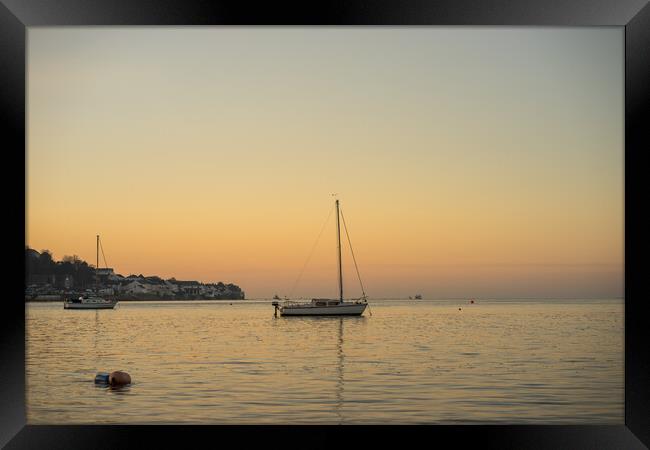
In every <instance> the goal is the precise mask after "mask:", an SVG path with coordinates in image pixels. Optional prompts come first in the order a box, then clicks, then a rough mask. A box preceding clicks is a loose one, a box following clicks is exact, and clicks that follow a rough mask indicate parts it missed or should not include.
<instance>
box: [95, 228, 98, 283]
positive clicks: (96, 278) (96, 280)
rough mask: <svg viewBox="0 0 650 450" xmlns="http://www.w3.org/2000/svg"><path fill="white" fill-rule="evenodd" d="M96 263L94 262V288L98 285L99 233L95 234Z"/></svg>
mask: <svg viewBox="0 0 650 450" xmlns="http://www.w3.org/2000/svg"><path fill="white" fill-rule="evenodd" d="M96 255H97V263H96V264H95V288H98V287H99V275H98V273H97V270H98V269H99V235H97V253H96Z"/></svg>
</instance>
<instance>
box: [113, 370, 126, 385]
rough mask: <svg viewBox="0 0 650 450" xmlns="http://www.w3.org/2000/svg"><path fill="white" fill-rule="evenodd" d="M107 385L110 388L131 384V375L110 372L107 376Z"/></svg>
mask: <svg viewBox="0 0 650 450" xmlns="http://www.w3.org/2000/svg"><path fill="white" fill-rule="evenodd" d="M108 384H110V385H111V386H122V385H124V384H131V375H129V374H128V373H126V372H122V371H119V370H116V371H115V372H111V374H110V375H109V376H108Z"/></svg>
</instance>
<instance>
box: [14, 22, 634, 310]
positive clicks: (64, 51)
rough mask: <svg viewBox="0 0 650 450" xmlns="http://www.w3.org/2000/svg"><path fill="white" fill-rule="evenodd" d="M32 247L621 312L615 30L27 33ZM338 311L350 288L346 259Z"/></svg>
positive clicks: (283, 287)
mask: <svg viewBox="0 0 650 450" xmlns="http://www.w3.org/2000/svg"><path fill="white" fill-rule="evenodd" d="M27 63H28V66H27V68H28V102H27V105H28V137H27V154H26V160H27V161H26V163H27V173H26V178H27V187H26V189H27V198H26V211H27V212H26V215H27V217H26V221H27V230H26V231H27V242H26V245H29V246H30V247H32V248H34V249H36V250H39V251H40V250H42V249H49V250H50V251H52V253H53V254H54V257H55V259H60V258H62V257H63V256H64V255H72V254H77V255H79V256H80V257H81V258H83V259H85V260H86V261H88V262H92V263H94V261H95V235H96V234H99V235H101V237H102V243H103V247H104V250H105V252H106V258H107V263H108V265H109V266H110V267H113V268H114V269H115V271H116V272H118V273H121V274H123V275H128V274H132V273H134V274H140V273H142V274H145V275H159V276H161V277H164V278H169V277H176V278H177V279H189V280H199V281H203V282H212V281H214V282H216V281H224V282H232V283H237V284H238V285H239V286H241V288H242V289H243V290H244V291H245V292H246V297H247V298H259V297H267V298H268V297H271V296H272V295H274V294H279V295H281V296H284V295H293V296H316V297H317V296H327V295H336V292H337V284H336V283H337V281H336V272H335V271H336V260H335V229H334V221H333V217H330V220H329V223H328V224H327V226H326V228H325V231H324V233H323V236H322V238H321V240H320V242H319V244H318V246H317V247H316V250H315V252H314V255H313V257H312V259H311V260H310V262H309V264H308V265H307V268H306V269H305V272H304V274H303V276H302V278H301V280H300V282H299V283H298V285H297V286H296V287H295V289H294V290H293V291H292V287H293V286H294V284H295V281H296V279H297V277H298V275H299V273H300V271H301V269H302V267H303V265H304V263H305V260H306V258H307V256H308V255H309V252H310V250H311V248H312V246H313V244H314V241H315V240H316V237H317V236H318V233H319V231H320V230H321V227H322V226H323V223H324V221H325V219H326V217H327V215H328V212H329V211H330V209H331V208H332V204H333V197H332V196H331V194H332V193H338V198H339V199H340V201H341V206H342V209H343V213H344V216H345V220H346V222H347V225H348V226H349V232H350V237H351V239H352V244H353V246H354V251H355V256H356V258H357V261H358V263H359V269H360V271H361V276H362V277H363V281H364V285H365V288H366V292H367V293H368V295H369V296H371V297H373V296H374V297H391V296H398V297H404V296H409V295H414V294H423V295H424V296H426V297H430V298H450V297H454V298H455V297H545V296H546V297H622V295H623V270H624V268H623V243H624V235H623V226H624V218H623V213H624V211H623V204H624V190H623V174H624V166H623V148H624V147H623V117H624V116H623V30H622V29H621V28H580V29H570V28H530V29H523V28H522V29H519V28H489V27H482V28H444V27H440V28H437V27H417V28H399V27H396V28H387V27H381V28H373V27H369V28H361V27H353V28H346V27H324V28H312V29H306V28H275V27H273V28H236V27H235V28H233V27H228V28H219V27H199V28H182V27H181V28H166V27H155V28H135V29H133V28H118V27H115V28H114V27H110V28H103V27H102V28H60V27H57V28H46V27H43V28H39V27H36V28H29V32H28V61H27ZM343 264H344V268H345V272H344V283H345V284H344V286H345V288H346V296H355V295H359V294H360V289H359V286H358V283H357V282H356V275H355V272H354V266H353V265H352V259H351V256H350V254H349V250H346V252H345V253H344V256H343Z"/></svg>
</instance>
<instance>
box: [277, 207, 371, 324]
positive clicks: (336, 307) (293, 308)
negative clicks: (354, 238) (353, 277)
mask: <svg viewBox="0 0 650 450" xmlns="http://www.w3.org/2000/svg"><path fill="white" fill-rule="evenodd" d="M340 216H341V213H340V211H339V200H338V199H336V238H337V239H336V242H337V250H338V252H337V253H338V259H337V262H338V275H339V277H338V278H339V298H338V299H330V298H314V299H312V300H311V302H307V303H299V302H290V301H285V302H283V303H282V304H281V303H280V302H277V301H274V302H273V303H271V304H272V305H273V306H274V307H275V315H276V317H277V314H278V311H279V312H280V315H281V316H360V315H362V314H363V312H364V311H365V309H366V307H367V306H368V300H367V298H366V294H365V292H364V291H363V284H362V283H361V277H359V283H360V284H361V291H362V294H363V295H362V297H361V298H358V299H353V300H344V299H343V269H342V266H341V224H340ZM343 224H344V225H345V218H344V219H343ZM346 233H347V227H346ZM348 241H349V236H348ZM350 250H352V245H350ZM352 258H353V259H354V252H352ZM354 265H355V267H356V265H357V263H356V260H354ZM358 274H359V270H358V268H357V275H358Z"/></svg>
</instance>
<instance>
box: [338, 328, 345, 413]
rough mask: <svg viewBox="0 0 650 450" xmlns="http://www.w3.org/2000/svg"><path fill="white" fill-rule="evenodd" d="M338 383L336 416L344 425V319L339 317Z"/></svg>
mask: <svg viewBox="0 0 650 450" xmlns="http://www.w3.org/2000/svg"><path fill="white" fill-rule="evenodd" d="M337 350H338V381H337V383H336V415H337V416H338V417H339V424H341V423H343V414H342V409H343V366H344V356H345V355H344V354H343V317H339V339H338V345H337Z"/></svg>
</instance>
